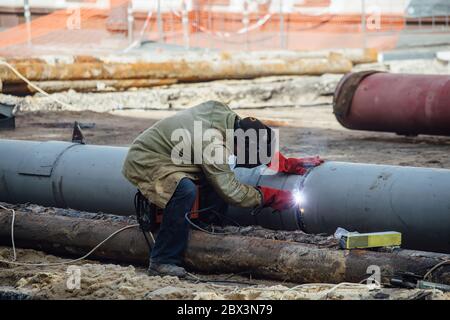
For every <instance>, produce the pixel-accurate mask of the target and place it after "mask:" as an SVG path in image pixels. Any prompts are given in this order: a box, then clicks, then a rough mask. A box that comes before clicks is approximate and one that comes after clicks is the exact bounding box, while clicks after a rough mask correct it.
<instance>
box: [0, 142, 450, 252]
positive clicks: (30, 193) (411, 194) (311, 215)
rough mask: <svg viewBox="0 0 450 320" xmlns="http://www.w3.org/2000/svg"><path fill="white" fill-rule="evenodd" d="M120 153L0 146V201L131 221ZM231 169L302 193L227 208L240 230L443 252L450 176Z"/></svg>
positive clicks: (346, 167) (346, 169) (362, 168)
mask: <svg viewBox="0 0 450 320" xmlns="http://www.w3.org/2000/svg"><path fill="white" fill-rule="evenodd" d="M127 150H128V149H127V148H123V147H108V146H93V145H79V144H73V143H67V142H56V141H51V142H31V141H15V140H0V201H5V202H10V203H25V202H31V203H37V204H41V205H45V206H55V207H63V208H67V207H69V208H74V209H79V210H86V211H94V212H96V211H102V212H107V213H115V214H125V215H129V214H133V213H134V207H133V197H134V194H135V188H134V187H133V186H132V185H131V184H130V183H129V182H128V181H126V180H125V178H123V177H122V175H121V167H122V163H123V161H124V158H125V156H126V153H127ZM267 170H268V169H267V168H265V167H258V168H255V169H242V168H241V169H236V171H235V172H236V175H237V176H238V179H239V180H240V181H242V182H243V183H248V184H251V185H265V186H271V187H275V188H280V189H287V190H295V189H299V190H301V194H302V198H303V201H302V204H301V206H300V210H297V209H292V210H290V211H286V212H281V213H277V212H273V211H272V210H271V209H265V210H263V211H262V212H261V213H259V214H257V215H252V214H250V210H247V209H242V208H230V210H229V212H228V214H229V215H230V217H232V218H234V219H235V220H237V221H238V222H239V223H240V224H242V225H249V224H258V225H262V226H264V227H269V228H272V229H285V230H294V229H303V230H304V231H306V232H308V233H328V234H331V233H333V232H334V231H335V230H336V228H337V227H343V228H346V229H348V230H350V231H354V230H357V231H359V232H374V231H399V232H401V233H402V234H403V244H404V245H403V246H404V247H406V248H412V249H418V250H428V251H437V252H450V170H444V169H428V168H412V167H398V166H384V165H371V164H354V163H342V162H331V161H330V162H326V163H325V164H323V165H321V166H319V167H317V168H314V169H312V170H310V172H309V173H308V174H307V175H306V176H296V175H285V174H276V175H266V174H264V173H266V172H267Z"/></svg>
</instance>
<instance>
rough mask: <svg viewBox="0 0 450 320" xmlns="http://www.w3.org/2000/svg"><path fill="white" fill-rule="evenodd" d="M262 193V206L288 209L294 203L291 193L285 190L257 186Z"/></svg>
mask: <svg viewBox="0 0 450 320" xmlns="http://www.w3.org/2000/svg"><path fill="white" fill-rule="evenodd" d="M258 188H259V190H260V191H261V193H262V195H263V206H264V207H271V208H273V209H275V210H278V211H283V210H286V209H289V208H291V207H293V206H294V205H295V202H294V198H293V196H292V193H291V192H289V191H287V190H279V189H273V188H269V187H258Z"/></svg>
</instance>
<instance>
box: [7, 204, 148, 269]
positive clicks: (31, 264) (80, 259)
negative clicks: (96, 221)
mask: <svg viewBox="0 0 450 320" xmlns="http://www.w3.org/2000/svg"><path fill="white" fill-rule="evenodd" d="M0 208H2V209H4V210H7V211H10V212H11V213H12V220H11V242H12V249H13V260H12V261H8V260H2V259H0V263H6V264H12V265H18V266H29V267H48V266H59V265H65V264H72V263H76V262H79V261H82V260H84V259H86V258H87V257H89V256H90V255H91V254H93V253H94V252H95V251H96V250H97V249H98V248H100V247H101V246H102V245H103V244H104V243H105V242H107V241H108V240H109V239H111V238H113V237H114V236H115V235H117V234H119V233H121V232H122V231H124V230H127V229H131V228H136V227H139V225H138V224H132V225H128V226H125V227H123V228H120V229H119V230H116V231H114V232H113V233H111V234H110V235H109V236H108V237H106V238H105V239H104V240H103V241H101V242H100V243H99V244H97V245H96V246H95V247H94V248H92V249H91V250H90V251H89V252H88V253H86V254H85V255H84V256H82V257H80V258H77V259H74V260H69V261H63V262H54V263H25V262H17V261H16V260H17V253H16V245H15V242H14V222H15V219H16V211H15V210H14V209H9V208H6V207H4V206H2V205H0ZM152 237H153V236H152Z"/></svg>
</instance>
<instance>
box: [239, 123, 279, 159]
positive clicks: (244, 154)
mask: <svg viewBox="0 0 450 320" xmlns="http://www.w3.org/2000/svg"><path fill="white" fill-rule="evenodd" d="M234 145H235V156H236V167H245V168H254V167H257V166H260V165H262V164H268V163H269V162H270V159H271V158H272V155H273V153H274V150H273V149H274V147H275V132H274V131H273V130H272V129H271V128H269V127H268V126H266V125H265V124H264V123H263V122H262V121H260V120H258V119H256V118H253V117H247V118H242V119H241V118H239V117H236V121H235V125H234Z"/></svg>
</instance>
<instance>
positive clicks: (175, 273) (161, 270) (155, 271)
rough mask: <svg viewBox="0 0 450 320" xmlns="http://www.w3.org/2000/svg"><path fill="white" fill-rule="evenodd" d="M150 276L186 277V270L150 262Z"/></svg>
mask: <svg viewBox="0 0 450 320" xmlns="http://www.w3.org/2000/svg"><path fill="white" fill-rule="evenodd" d="M148 274H149V275H150V276H172V277H178V278H184V277H186V274H187V272H186V270H185V269H184V268H182V267H179V266H176V265H174V264H164V263H154V262H150V265H149V267H148Z"/></svg>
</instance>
